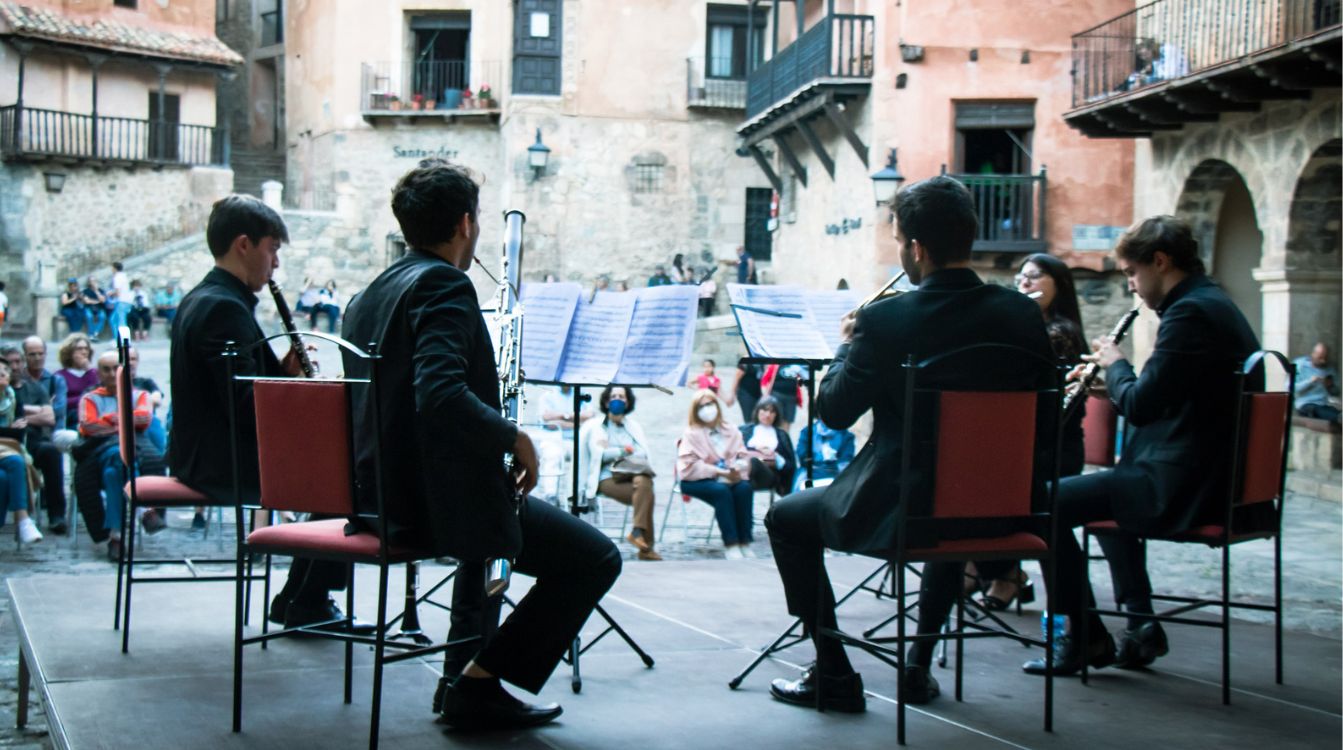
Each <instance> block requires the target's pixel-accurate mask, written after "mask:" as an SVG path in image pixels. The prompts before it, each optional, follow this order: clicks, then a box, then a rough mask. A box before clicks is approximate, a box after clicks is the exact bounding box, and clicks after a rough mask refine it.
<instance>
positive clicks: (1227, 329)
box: [1105, 274, 1263, 534]
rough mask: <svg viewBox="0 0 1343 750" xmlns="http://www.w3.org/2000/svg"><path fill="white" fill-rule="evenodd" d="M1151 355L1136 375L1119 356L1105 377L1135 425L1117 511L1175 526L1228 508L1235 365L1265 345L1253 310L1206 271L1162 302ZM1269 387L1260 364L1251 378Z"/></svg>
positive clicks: (1131, 521)
mask: <svg viewBox="0 0 1343 750" xmlns="http://www.w3.org/2000/svg"><path fill="white" fill-rule="evenodd" d="M1157 315H1159V316H1160V317H1161V325H1160V327H1159V328H1157V337H1156V345H1155V347H1154V348H1153V351H1152V356H1151V358H1149V359H1148V360H1147V363H1146V364H1145V365H1143V369H1142V374H1141V375H1135V374H1134V372H1133V365H1131V364H1130V363H1129V362H1128V361H1127V360H1120V361H1118V362H1116V363H1114V364H1113V365H1111V366H1110V367H1109V368H1108V369H1107V370H1106V371H1105V380H1106V384H1107V387H1108V388H1109V391H1110V399H1111V400H1112V401H1114V403H1115V406H1116V407H1117V408H1118V411H1119V413H1120V414H1122V415H1124V418H1125V419H1126V420H1127V421H1128V425H1129V427H1130V428H1131V431H1130V432H1129V434H1128V436H1127V440H1126V442H1125V444H1124V454H1123V456H1122V457H1121V458H1120V462H1119V466H1118V467H1116V469H1115V471H1116V473H1117V478H1118V479H1119V482H1118V483H1117V487H1116V490H1115V491H1116V492H1117V493H1119V494H1121V495H1122V496H1123V497H1122V498H1116V499H1115V500H1114V502H1113V503H1112V505H1113V507H1114V509H1115V520H1116V521H1118V522H1119V525H1120V526H1121V527H1122V528H1124V529H1127V530H1129V531H1134V532H1137V533H1148V534H1170V533H1174V532H1177V531H1181V530H1183V529H1185V528H1188V527H1189V526H1192V525H1196V524H1201V523H1208V522H1217V521H1219V520H1221V519H1222V518H1223V517H1224V514H1225V513H1226V499H1227V492H1228V489H1229V488H1228V486H1227V483H1228V476H1227V475H1228V472H1227V467H1228V465H1229V462H1230V461H1231V451H1232V442H1233V435H1234V432H1235V430H1234V427H1235V425H1234V423H1233V421H1234V419H1235V387H1236V386H1235V377H1234V375H1235V373H1236V371H1238V370H1239V369H1240V367H1241V365H1242V364H1243V363H1244V362H1245V359H1246V358H1247V357H1249V356H1250V355H1251V354H1252V353H1254V352H1255V351H1257V350H1258V349H1259V340H1258V339H1257V338H1255V335H1254V332H1253V331H1252V330H1251V329H1250V324H1249V323H1248V322H1246V320H1245V316H1244V315H1242V314H1241V312H1240V310H1238V309H1236V305H1235V303H1233V302H1232V301H1231V299H1230V298H1228V297H1227V296H1226V293H1225V292H1223V291H1222V290H1221V289H1220V288H1219V287H1218V286H1217V285H1216V284H1214V283H1213V282H1212V280H1211V279H1209V278H1208V277H1207V276H1204V275H1202V274H1199V275H1196V276H1191V277H1189V278H1187V279H1185V280H1184V281H1182V282H1180V283H1179V284H1178V285H1176V287H1175V288H1174V289H1172V290H1171V291H1170V293H1169V294H1167V295H1166V299H1165V300H1164V301H1163V302H1162V303H1161V307H1160V308H1159V309H1158V310H1157ZM1247 385H1248V386H1249V387H1250V388H1251V389H1252V390H1259V389H1262V387H1263V373H1262V371H1260V372H1259V373H1257V374H1256V376H1255V377H1254V378H1253V379H1252V380H1251V382H1250V383H1248V384H1247Z"/></svg>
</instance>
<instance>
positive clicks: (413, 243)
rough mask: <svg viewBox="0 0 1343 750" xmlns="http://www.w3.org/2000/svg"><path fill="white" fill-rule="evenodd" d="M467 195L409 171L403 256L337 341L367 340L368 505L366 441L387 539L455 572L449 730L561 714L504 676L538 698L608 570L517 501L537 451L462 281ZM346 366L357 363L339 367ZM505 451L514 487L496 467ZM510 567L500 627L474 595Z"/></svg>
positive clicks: (425, 171)
mask: <svg viewBox="0 0 1343 750" xmlns="http://www.w3.org/2000/svg"><path fill="white" fill-rule="evenodd" d="M478 209H479V186H478V185H477V184H476V183H475V181H473V180H472V179H471V177H470V175H469V174H468V173H467V172H466V171H465V170H464V169H462V168H460V167H457V166H454V165H451V164H448V163H447V162H445V161H442V160H439V159H428V160H425V161H423V162H421V163H420V165H419V166H418V167H417V168H416V169H413V170H411V171H410V172H408V173H407V174H406V175H405V176H404V177H402V178H401V180H400V182H399V183H398V184H397V186H396V189H395V190H394V192H393V196H392V212H393V213H394V214H395V215H396V218H397V221H398V222H399V223H400V225H401V231H402V234H403V235H404V236H405V238H406V243H407V244H408V245H409V247H410V251H409V252H408V253H407V254H406V255H405V256H404V257H402V258H401V259H399V260H397V261H396V262H395V263H393V264H392V265H391V266H390V267H389V268H388V269H387V270H386V271H383V272H382V273H381V274H380V275H379V276H378V277H377V278H376V279H374V281H373V283H371V284H370V285H369V286H368V288H367V289H365V290H364V291H363V293H362V294H360V295H359V296H358V297H357V298H356V299H355V300H353V301H352V302H351V303H350V305H349V307H348V308H347V310H346V313H345V325H344V331H343V335H344V337H345V338H346V339H348V340H349V341H351V342H352V343H354V344H356V345H359V346H367V345H369V344H376V346H377V353H378V354H379V355H380V356H381V360H379V362H378V365H377V366H378V372H377V385H376V387H377V388H378V393H379V404H380V407H379V408H380V409H381V412H380V421H379V422H376V423H375V421H374V418H373V412H372V408H371V407H372V403H371V399H370V398H368V393H367V391H360V390H356V391H355V394H356V396H355V402H354V421H355V431H354V435H355V449H356V454H357V463H356V481H357V483H358V490H359V493H358V496H359V499H360V502H361V504H362V505H363V506H364V507H366V508H367V507H370V505H371V504H372V503H373V502H375V501H376V497H375V495H374V494H373V493H374V492H375V486H374V476H373V441H372V439H371V438H370V437H369V436H370V435H372V433H373V431H375V430H376V431H377V432H378V434H379V437H380V439H381V441H382V445H383V446H384V451H383V453H382V455H383V464H382V481H383V491H384V493H383V497H384V498H385V503H386V512H387V516H388V521H389V523H390V529H391V532H392V536H393V538H394V539H396V540H398V541H404V542H406V543H408V544H411V545H414V546H415V547H419V548H424V549H429V550H432V551H433V553H434V554H436V555H450V556H452V557H455V558H457V559H458V560H459V561H461V563H462V565H461V567H460V568H459V569H458V573H457V580H456V587H455V591H454V594H453V611H452V616H453V626H452V630H451V634H450V637H451V638H454V639H455V638H458V637H460V636H463V635H476V634H479V635H482V636H483V645H482V644H476V645H475V650H476V651H477V653H475V655H474V659H473V660H471V661H470V662H469V663H468V664H466V666H465V668H464V669H462V670H461V675H460V677H458V675H457V674H456V671H457V669H458V666H459V665H458V666H455V665H454V659H453V656H452V655H451V654H450V655H449V657H448V659H447V660H446V663H445V665H444V667H445V668H444V671H445V675H444V677H443V679H442V680H440V682H439V691H438V693H437V694H436V695H435V700H434V710H435V711H436V712H439V713H441V714H442V717H443V721H444V722H446V723H448V724H451V725H453V726H455V727H458V728H510V727H511V728H518V727H526V726H536V725H539V724H544V723H546V722H548V721H550V720H552V719H554V718H555V717H556V716H559V714H560V707H559V706H558V705H555V704H550V705H548V706H532V705H528V704H526V703H523V702H522V701H519V700H517V699H516V698H514V697H513V696H511V695H509V694H508V693H507V692H506V691H505V690H504V689H503V687H502V686H501V685H500V680H501V679H502V680H505V681H507V682H510V683H512V684H514V685H516V686H518V687H520V688H522V689H524V690H527V691H529V692H532V693H536V692H538V691H540V689H541V687H542V686H543V685H544V684H545V682H546V680H547V679H548V678H549V676H550V674H551V672H552V671H554V669H555V667H556V665H557V664H558V663H559V661H560V657H561V656H562V655H563V654H564V653H565V651H566V649H568V648H569V646H570V645H571V643H572V642H573V639H574V636H576V635H577V634H578V631H579V629H580V628H581V627H582V625H583V623H584V622H585V621H586V620H587V618H588V615H589V614H591V612H592V610H593V608H594V607H595V606H596V604H597V602H598V601H599V600H600V599H601V597H602V595H603V594H605V593H606V590H607V589H608V588H610V586H611V584H612V583H614V582H615V579H616V577H617V576H618V575H619V574H620V554H619V552H618V551H617V550H616V547H615V545H614V544H612V543H611V541H610V540H609V539H607V538H606V536H605V535H604V534H602V533H601V532H599V531H597V530H596V529H594V528H593V527H592V526H590V525H589V524H586V523H584V522H582V521H580V520H578V519H577V518H575V517H573V516H571V515H569V514H568V513H565V512H563V511H560V510H559V509H557V508H555V507H554V506H552V505H550V504H548V503H545V502H542V501H539V500H536V499H534V498H531V497H526V498H525V499H523V500H522V501H521V506H522V512H521V514H519V512H518V510H517V509H516V507H515V504H514V497H515V493H517V492H521V493H522V494H524V495H525V493H527V492H528V491H530V490H531V489H532V487H534V486H535V485H536V471H537V459H536V450H535V448H534V447H533V445H532V442H531V440H530V438H528V437H527V433H525V432H523V431H521V430H519V429H518V427H517V425H515V424H513V423H512V422H510V421H508V420H507V419H505V418H504V417H503V416H502V415H501V413H500V403H499V374H498V370H497V369H496V365H495V361H494V352H493V349H492V346H491V343H490V334H489V331H488V330H487V329H486V327H485V319H484V317H482V315H481V312H480V306H479V304H478V303H477V297H476V289H475V286H474V285H473V284H472V282H471V279H470V278H468V277H467V275H466V271H467V270H468V269H469V268H470V267H471V262H472V260H473V259H474V257H475V248H476V241H477V239H478V238H479V236H480V224H479V223H478V220H477V211H478ZM345 371H346V373H347V374H349V375H351V376H356V377H358V376H364V375H366V374H367V372H368V366H367V364H366V363H364V362H362V361H358V360H355V359H354V358H351V357H347V358H346V361H345ZM506 453H511V454H512V455H513V457H514V465H515V467H517V469H516V472H515V474H514V475H513V476H510V475H509V472H508V471H507V469H506V467H505V465H504V454H506ZM490 558H504V559H511V560H514V570H515V571H517V572H519V573H524V574H526V575H530V576H535V577H536V583H535V585H533V586H532V588H531V590H530V591H528V592H527V595H526V596H524V597H523V598H522V599H521V601H519V602H518V604H517V608H516V609H514V610H513V613H512V614H511V615H510V616H509V617H508V619H507V620H505V621H504V622H503V623H502V624H500V625H498V627H497V632H496V630H495V626H496V624H497V623H498V618H499V606H500V599H501V597H491V598H490V600H488V601H486V599H485V595H484V582H485V569H484V565H485V561H486V560H487V559H490Z"/></svg>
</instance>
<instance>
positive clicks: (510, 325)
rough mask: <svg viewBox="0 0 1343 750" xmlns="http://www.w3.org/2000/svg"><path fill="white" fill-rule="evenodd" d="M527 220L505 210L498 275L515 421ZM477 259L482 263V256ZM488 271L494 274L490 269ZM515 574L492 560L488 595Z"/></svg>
mask: <svg viewBox="0 0 1343 750" xmlns="http://www.w3.org/2000/svg"><path fill="white" fill-rule="evenodd" d="M526 221H527V217H526V215H524V214H523V213H522V212H521V211H508V212H506V213H505V214H504V248H503V260H502V262H503V269H502V271H503V272H502V275H501V277H500V278H499V279H495V283H496V284H498V286H499V291H498V301H497V304H496V305H495V313H494V315H495V318H494V319H495V321H496V322H497V323H498V324H499V347H498V349H497V350H496V352H495V361H496V362H497V363H498V365H499V403H500V406H501V410H502V412H503V415H504V418H506V419H507V420H508V421H510V422H512V423H513V424H518V423H519V422H520V421H521V417H522V306H521V305H520V304H518V290H519V284H520V280H519V279H520V277H521V275H522V225H523V223H525V222H526ZM476 262H477V263H480V261H479V260H477V261H476ZM481 268H484V264H481ZM485 272H486V275H489V276H490V278H491V279H493V278H494V276H493V275H492V274H490V273H489V271H488V269H486V271H485ZM504 464H505V466H506V467H507V470H508V476H509V478H510V480H511V479H512V477H513V469H514V466H513V456H512V455H506V456H505V457H504ZM510 499H511V501H512V503H513V508H514V511H515V512H518V513H521V512H522V507H523V502H524V500H525V498H523V496H522V493H521V492H519V491H518V490H517V489H516V487H515V488H514V489H513V494H512V497H511V498H510ZM512 574H513V561H512V560H508V559H505V558H502V557H496V558H493V559H491V560H489V561H488V564H487V565H486V570H485V595H486V596H496V595H499V594H503V593H504V592H505V591H507V590H508V583H509V579H510V577H511V576H512Z"/></svg>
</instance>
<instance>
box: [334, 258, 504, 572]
mask: <svg viewBox="0 0 1343 750" xmlns="http://www.w3.org/2000/svg"><path fill="white" fill-rule="evenodd" d="M342 335H343V336H344V338H345V339H347V340H348V341H350V343H352V344H355V345H356V346H359V347H366V346H368V345H369V344H370V343H374V344H377V351H378V354H380V355H381V356H382V359H381V360H380V361H379V362H378V365H377V366H378V373H377V383H378V385H377V387H378V393H379V396H380V408H381V423H380V424H374V421H373V413H372V403H371V401H370V400H369V399H368V397H367V395H368V391H367V389H363V388H358V387H356V388H355V389H354V391H353V393H354V405H353V407H354V437H355V453H356V482H357V486H358V490H359V498H360V504H361V508H362V509H364V510H373V509H374V508H375V507H376V506H375V505H374V503H375V502H376V500H375V498H376V496H375V494H374V477H373V441H372V439H371V438H370V436H371V434H372V432H373V431H374V430H377V431H378V434H379V435H380V437H381V440H382V446H383V454H382V455H383V471H382V476H383V486H384V498H385V499H386V503H387V515H388V518H389V521H390V523H391V526H390V529H391V531H392V534H393V536H394V537H397V538H403V539H405V540H406V541H408V542H411V543H414V544H417V545H427V546H429V547H430V548H432V549H433V550H434V552H435V553H437V554H440V555H451V556H453V557H456V558H458V559H463V560H483V559H485V558H489V557H507V558H513V557H516V556H517V553H518V551H519V550H520V549H521V546H522V534H521V529H520V526H519V523H518V518H517V514H516V513H515V511H514V509H513V505H512V503H511V497H512V489H511V481H510V479H509V477H508V472H507V470H506V469H505V467H504V453H505V452H507V451H509V450H511V449H512V447H513V443H514V441H515V440H516V439H517V434H518V429H517V427H516V426H515V425H514V424H513V423H511V422H509V421H508V420H506V419H504V418H503V416H501V414H500V410H499V375H498V371H497V369H496V367H495V363H494V350H493V346H492V344H491V342H490V335H489V331H488V330H487V329H486V328H485V318H484V317H482V316H481V313H480V306H479V304H478V303H477V301H476V289H475V287H474V286H473V285H472V283H471V281H470V279H468V278H467V276H466V274H465V273H463V272H462V271H460V270H458V269H457V268H455V267H453V266H452V265H451V264H449V263H448V262H447V261H445V260H443V259H441V258H439V257H437V256H433V255H429V254H427V253H423V252H420V251H416V250H412V251H411V252H410V253H408V254H407V255H406V256H404V257H402V258H401V259H399V260H397V261H396V262H395V263H393V264H392V265H391V267H390V268H388V269H387V270H386V271H383V272H382V274H380V275H379V276H378V278H376V279H374V281H373V283H372V284H370V285H369V286H368V288H367V289H365V290H364V291H363V292H362V293H361V294H359V295H358V296H357V297H356V298H355V299H354V300H352V301H351V302H350V305H349V307H348V308H347V309H346V311H345V323H344V327H343V334H342ZM367 369H368V368H367V364H366V363H365V362H364V361H363V360H356V359H354V358H352V357H349V356H346V357H345V372H346V374H347V375H350V376H352V377H363V376H365V375H366V374H367Z"/></svg>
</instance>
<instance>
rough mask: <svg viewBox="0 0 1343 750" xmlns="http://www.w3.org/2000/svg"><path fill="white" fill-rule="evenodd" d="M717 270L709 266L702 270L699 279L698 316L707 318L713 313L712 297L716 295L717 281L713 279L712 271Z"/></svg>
mask: <svg viewBox="0 0 1343 750" xmlns="http://www.w3.org/2000/svg"><path fill="white" fill-rule="evenodd" d="M716 270H718V269H716V268H713V267H709V268H708V269H706V270H705V271H704V275H703V276H702V277H700V280H699V316H700V317H701V318H707V317H709V316H710V315H713V314H714V312H715V310H714V298H715V297H716V296H717V295H718V282H717V281H714V278H713V275H714V272H715V271H716Z"/></svg>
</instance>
